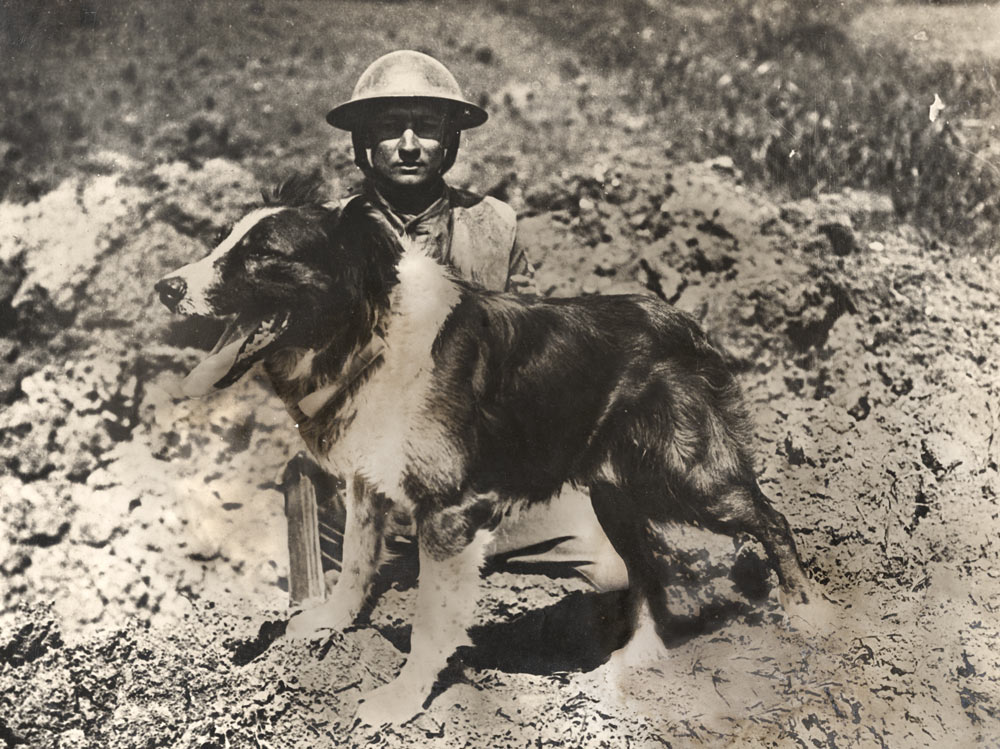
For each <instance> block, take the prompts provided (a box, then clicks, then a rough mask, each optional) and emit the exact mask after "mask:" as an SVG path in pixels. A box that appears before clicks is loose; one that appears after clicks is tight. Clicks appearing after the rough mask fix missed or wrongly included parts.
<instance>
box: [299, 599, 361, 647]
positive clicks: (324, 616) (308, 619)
mask: <svg viewBox="0 0 1000 749" xmlns="http://www.w3.org/2000/svg"><path fill="white" fill-rule="evenodd" d="M353 623H354V615H353V614H352V613H351V612H349V611H345V610H344V609H343V608H341V607H338V606H336V604H335V602H334V601H327V602H326V603H323V604H320V605H319V606H316V607H315V608H312V609H307V610H306V611H302V612H300V613H298V614H294V615H293V616H292V618H291V619H289V620H288V626H287V627H286V628H285V636H286V637H290V638H291V639H293V640H318V639H320V638H322V637H325V636H326V635H328V634H330V633H331V632H342V631H343V630H345V629H347V628H348V627H349V626H351V624H353Z"/></svg>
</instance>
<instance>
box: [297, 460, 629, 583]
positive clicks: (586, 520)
mask: <svg viewBox="0 0 1000 749" xmlns="http://www.w3.org/2000/svg"><path fill="white" fill-rule="evenodd" d="M298 481H309V482H310V484H311V488H312V491H314V492H315V497H316V505H317V512H316V514H315V516H313V515H306V516H305V517H306V518H308V519H306V520H303V519H302V516H300V515H298V514H295V515H292V514H290V515H289V539H290V543H289V549H290V553H292V554H293V555H294V554H296V553H301V551H300V550H299V551H297V550H296V546H297V545H296V544H294V543H292V542H291V540H292V537H293V536H297V535H301V534H300V533H299V532H300V531H301V530H302V529H296V528H293V527H292V526H293V523H294V522H317V523H318V531H319V544H320V547H321V557H322V567H323V570H324V572H325V574H326V580H327V584H328V585H329V584H330V583H331V582H332V581H333V580H335V579H336V576H337V572H338V570H339V568H340V553H341V548H342V538H343V535H342V534H343V530H344V521H345V507H344V502H343V493H342V492H343V487H342V486H339V485H338V483H337V482H336V481H335V480H333V479H332V478H331V477H330V476H329V475H328V474H326V473H325V472H324V471H323V470H322V469H321V468H320V467H319V466H318V465H317V464H316V463H315V461H313V460H312V458H310V457H308V456H307V455H306V453H299V454H298V455H297V456H296V457H295V458H294V459H293V460H292V461H291V462H290V463H289V467H288V469H286V472H285V478H284V487H285V492H286V497H287V496H289V493H290V492H291V491H294V487H295V485H296V483H295V482H298ZM387 525H388V527H389V529H390V530H389V531H388V534H387V535H388V536H389V538H388V539H387V544H388V545H389V547H390V549H392V550H394V551H395V552H396V553H401V554H406V553H407V552H406V549H407V548H409V547H412V546H413V544H412V542H411V540H410V539H412V535H413V533H412V522H411V521H410V519H409V518H408V517H407V516H406V514H405V513H399V514H397V516H396V517H394V518H391V519H390V522H389V523H388V524H387ZM487 554H488V560H489V561H490V562H492V563H493V564H494V566H497V567H499V568H507V569H511V570H522V571H531V572H538V573H542V574H549V575H551V576H567V575H578V576H580V577H583V578H584V579H585V580H587V581H588V582H589V583H590V584H591V585H592V586H593V587H594V588H595V589H596V590H599V591H606V590H619V589H624V588H627V587H628V574H627V573H626V570H625V564H624V562H622V560H621V557H619V556H618V554H617V553H616V552H615V550H614V548H613V547H612V546H611V542H610V541H608V538H607V536H606V535H605V534H604V531H603V530H602V529H601V525H600V523H599V522H598V520H597V516H596V515H595V514H594V510H593V507H592V506H591V503H590V498H589V496H588V495H587V492H586V491H584V490H581V489H577V488H574V487H572V486H569V485H567V486H565V487H563V489H562V491H560V492H559V494H557V495H556V496H555V497H553V498H552V499H551V500H549V501H548V502H545V503H541V504H535V505H530V506H527V507H525V508H523V509H520V510H519V511H516V512H515V513H513V514H512V515H511V516H510V517H507V518H504V520H503V521H502V522H501V523H500V525H499V526H498V527H497V529H496V531H495V533H494V535H493V540H492V542H491V544H490V546H489V547H488V549H487ZM290 566H291V574H292V575H295V574H302V573H301V572H298V573H297V572H296V569H297V568H299V566H298V565H296V564H294V563H293V564H292V565H290ZM291 582H292V585H291V588H292V590H293V591H295V590H296V589H297V588H299V589H301V586H300V585H299V586H297V585H296V582H297V581H295V580H293V581H291ZM299 582H301V581H299Z"/></svg>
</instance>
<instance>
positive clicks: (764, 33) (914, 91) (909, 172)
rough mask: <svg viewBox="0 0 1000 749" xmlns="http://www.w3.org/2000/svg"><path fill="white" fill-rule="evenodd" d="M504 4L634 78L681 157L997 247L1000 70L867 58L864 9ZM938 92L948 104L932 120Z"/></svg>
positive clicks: (797, 2) (637, 96) (886, 53)
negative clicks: (887, 206)
mask: <svg viewBox="0 0 1000 749" xmlns="http://www.w3.org/2000/svg"><path fill="white" fill-rule="evenodd" d="M495 5H496V6H497V7H499V8H501V9H502V10H504V11H505V12H508V13H512V14H516V15H519V16H523V17H525V18H529V19H530V20H532V21H533V22H534V23H535V25H536V26H537V27H538V28H539V29H541V30H543V31H544V32H545V33H548V34H552V35H554V36H557V37H558V38H560V39H562V40H565V41H566V42H567V43H571V44H576V45H578V46H579V47H580V48H581V49H585V50H588V56H589V59H590V60H592V61H593V63H594V64H596V65H599V66H602V65H612V66H617V67H621V68H626V69H628V70H629V71H631V78H632V86H631V89H632V90H631V95H632V97H631V98H632V100H633V104H634V105H635V106H637V107H640V108H643V109H645V110H646V111H647V112H648V113H649V114H650V115H651V116H653V117H655V119H656V121H657V123H658V124H659V126H660V127H661V128H662V129H663V130H664V132H665V133H666V134H667V136H666V137H669V138H671V139H672V140H673V142H674V145H675V150H676V152H677V153H678V155H679V156H681V157H693V158H698V157H708V156H714V155H720V154H727V155H729V156H731V157H732V158H733V159H734V161H735V162H736V163H737V165H738V166H739V167H740V168H741V169H742V170H743V171H744V173H745V174H746V175H747V177H748V178H750V179H751V180H754V181H757V182H763V183H765V184H768V185H770V186H774V187H778V188H781V189H783V190H786V191H787V192H788V193H789V194H791V195H793V196H802V195H808V194H810V193H815V192H819V191H823V190H836V189H839V188H842V187H855V188H863V189H870V190H876V191H884V192H886V193H888V194H889V195H891V196H892V199H893V203H894V205H895V208H896V211H897V213H898V214H899V216H900V217H902V218H905V219H908V220H911V221H913V222H915V223H917V224H918V225H921V226H924V227H927V228H928V229H930V230H932V231H934V232H935V233H938V234H940V235H942V236H943V237H944V238H946V239H950V240H953V241H956V242H971V244H972V245H973V246H974V247H976V248H979V249H981V250H984V251H986V252H989V253H993V252H996V251H997V249H998V247H997V245H998V243H1000V159H997V158H996V155H995V154H993V153H992V152H991V140H992V139H993V138H995V136H996V130H995V127H996V125H997V122H998V119H997V117H996V111H997V105H998V103H1000V95H998V90H997V77H998V74H1000V65H998V62H997V60H995V59H994V60H990V59H987V58H985V57H976V58H974V59H970V58H969V57H968V56H967V55H963V59H962V60H960V61H958V62H954V63H952V62H949V61H946V60H932V59H930V60H929V59H926V58H917V57H916V56H914V55H913V54H911V53H910V52H909V51H908V50H907V49H905V48H904V47H903V46H901V45H894V44H892V43H882V44H880V45H879V46H878V47H877V49H871V48H865V47H862V46H860V45H859V44H858V43H856V42H855V41H854V40H853V39H852V38H851V37H850V36H849V35H848V30H849V23H850V21H851V17H852V16H853V15H854V11H855V10H857V9H858V8H860V7H863V5H853V6H852V5H847V6H843V5H841V4H827V5H819V4H813V3H811V2H807V1H806V0H739V1H738V2H734V3H726V4H723V3H717V2H707V3H700V4H694V3H691V4H685V3H665V2H662V3H654V2H641V1H640V0H628V1H627V2H625V3H621V2H614V3H612V2H610V1H608V2H594V3H590V4H587V5H586V6H585V7H584V8H582V9H581V7H580V5H579V4H578V3H575V2H572V0H551V1H550V2H548V3H545V4H535V3H530V2H527V0H495ZM828 6H829V7H828ZM935 94H937V95H939V96H940V98H941V99H942V100H943V101H945V102H947V103H948V108H947V109H946V110H945V112H944V113H943V114H942V116H941V117H939V118H938V119H937V121H935V122H931V120H930V118H929V107H930V104H931V102H933V101H934V95H935Z"/></svg>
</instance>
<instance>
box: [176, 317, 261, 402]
mask: <svg viewBox="0 0 1000 749" xmlns="http://www.w3.org/2000/svg"><path fill="white" fill-rule="evenodd" d="M256 327H257V326H256V324H255V323H252V322H249V321H247V320H240V319H239V318H236V319H235V320H232V321H231V322H230V323H229V324H228V325H226V329H225V330H224V331H223V333H222V335H221V336H219V340H218V342H217V343H216V344H215V346H214V347H213V348H212V350H211V351H210V352H209V354H208V356H206V357H205V358H204V359H202V360H201V362H200V363H199V364H198V366H197V367H195V368H194V369H192V370H191V371H190V372H189V373H188V376H187V377H185V378H184V380H183V381H182V382H181V392H182V393H184V395H186V396H187V397H189V398H198V397H201V396H203V395H207V394H208V393H210V392H212V390H213V389H214V388H215V383H217V382H218V381H219V380H221V379H222V378H223V377H225V376H226V375H227V374H229V372H230V371H231V370H232V368H233V367H234V366H235V364H236V361H237V359H238V358H239V354H240V349H241V348H243V344H244V343H246V341H247V338H248V337H249V336H250V335H252V334H253V332H254V331H255V329H256Z"/></svg>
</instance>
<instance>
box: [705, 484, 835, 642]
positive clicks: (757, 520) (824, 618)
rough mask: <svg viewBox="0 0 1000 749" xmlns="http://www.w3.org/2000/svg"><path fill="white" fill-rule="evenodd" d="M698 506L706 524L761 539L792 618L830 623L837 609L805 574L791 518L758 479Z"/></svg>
mask: <svg viewBox="0 0 1000 749" xmlns="http://www.w3.org/2000/svg"><path fill="white" fill-rule="evenodd" d="M699 509H700V511H701V512H700V513H699V514H700V520H701V521H702V523H703V524H704V525H705V527H706V528H708V529H710V530H714V531H716V532H719V533H726V534H728V535H735V534H736V533H739V532H746V533H749V534H750V535H751V536H753V537H754V538H756V539H757V540H758V541H760V542H761V544H762V545H763V546H764V551H765V552H766V554H767V557H768V561H769V562H770V564H771V567H772V568H773V569H774V571H775V572H776V573H777V575H778V584H779V586H780V589H779V600H780V601H781V604H782V607H783V608H784V609H785V612H786V614H787V615H788V616H789V618H790V619H792V620H793V622H795V621H796V620H798V621H800V622H801V623H804V624H806V625H808V626H809V627H811V628H819V627H822V626H824V625H827V624H829V620H830V618H831V617H832V616H833V615H835V614H836V610H835V609H834V608H832V607H830V606H829V604H827V603H826V602H825V600H824V599H823V597H822V595H820V593H819V592H818V591H816V588H815V585H814V584H813V583H812V581H811V580H810V579H809V577H808V575H806V572H805V570H804V568H803V566H802V559H801V557H800V556H799V552H798V549H797V547H796V545H795V540H794V539H793V538H792V531H791V528H790V527H789V525H788V521H787V520H786V519H785V516H784V515H782V514H781V513H780V512H778V511H777V510H776V509H774V507H773V506H772V505H771V501H770V500H769V499H768V498H767V496H766V495H765V494H764V492H762V491H761V489H760V487H759V486H758V485H757V482H756V481H755V480H753V479H750V482H749V483H748V484H744V485H738V486H733V487H730V488H728V489H726V490H724V491H722V492H721V493H719V494H718V495H717V497H716V498H715V499H714V500H712V501H710V502H707V503H705V504H704V505H703V506H702V507H701V508H699Z"/></svg>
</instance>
